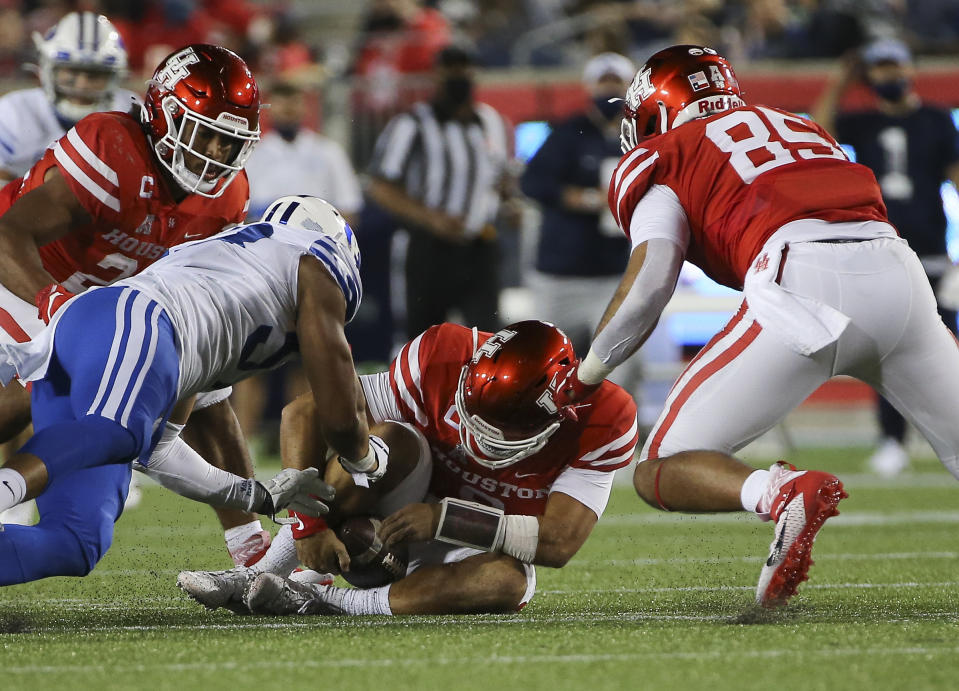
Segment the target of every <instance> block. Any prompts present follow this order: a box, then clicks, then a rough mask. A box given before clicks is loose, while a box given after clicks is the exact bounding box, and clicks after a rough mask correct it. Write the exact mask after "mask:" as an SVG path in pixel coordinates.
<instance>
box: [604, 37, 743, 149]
mask: <svg viewBox="0 0 959 691" xmlns="http://www.w3.org/2000/svg"><path fill="white" fill-rule="evenodd" d="M742 95H743V94H742V91H741V90H740V88H739V80H738V79H737V78H736V73H735V72H733V68H732V67H731V66H730V64H729V62H728V61H727V60H726V58H724V57H723V56H722V55H720V54H719V53H717V52H716V51H715V50H713V49H712V48H707V47H706V46H691V45H681V46H672V47H670V48H666V49H665V50H661V51H659V52H658V53H656V54H655V55H653V56H652V57H650V58H649V60H647V61H646V64H645V65H643V66H642V67H641V68H640V70H639V71H638V72H637V73H636V76H635V77H634V78H633V81H632V83H631V84H630V85H629V88H627V89H626V103H625V105H624V107H623V112H624V116H623V123H622V128H621V130H620V145H621V146H622V149H623V153H626V152H628V151H630V150H632V149H633V148H635V147H636V146H637V144H639V141H640V140H642V139H644V138H646V137H650V136H653V135H656V134H663V133H664V132H668V131H669V130H671V129H674V128H676V127H679V126H680V125H682V124H684V123H686V122H689V121H690V120H695V119H697V118H701V117H706V116H708V115H712V114H714V113H720V112H722V111H726V110H731V109H733V108H739V107H740V106H744V105H746V102H745V101H743V99H742Z"/></svg>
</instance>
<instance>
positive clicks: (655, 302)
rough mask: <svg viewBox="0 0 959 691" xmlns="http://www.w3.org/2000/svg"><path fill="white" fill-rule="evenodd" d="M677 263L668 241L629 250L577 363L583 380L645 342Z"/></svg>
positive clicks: (597, 376) (598, 376) (595, 378)
mask: <svg viewBox="0 0 959 691" xmlns="http://www.w3.org/2000/svg"><path fill="white" fill-rule="evenodd" d="M681 266H682V254H681V253H680V251H679V248H678V247H677V246H676V245H675V244H673V243H672V242H670V241H669V240H650V241H649V242H644V243H642V244H640V245H639V246H638V247H636V249H634V250H633V252H632V255H631V256H630V259H629V264H628V265H627V267H626V272H625V274H624V275H623V279H622V281H620V284H619V286H618V287H617V289H616V293H615V294H614V295H613V299H612V300H611V301H610V303H609V306H608V307H607V308H606V312H605V314H604V315H603V318H602V320H601V321H600V324H599V327H598V328H597V330H596V335H595V336H594V338H593V343H592V345H591V346H590V349H589V353H587V355H586V357H585V358H584V359H583V363H582V365H581V366H580V368H579V377H580V379H581V380H582V381H583V382H584V383H587V384H597V383H599V382H601V381H602V380H603V379H605V378H606V376H607V375H608V374H609V373H610V372H612V371H613V370H614V369H616V367H618V366H619V365H620V364H622V363H623V362H624V361H625V360H626V359H627V358H629V356H630V355H632V354H633V353H635V352H636V350H638V349H639V347H640V346H641V345H642V344H643V343H645V342H646V339H647V338H649V334H651V333H652V331H653V329H654V328H655V327H656V324H657V322H658V321H659V317H660V315H661V314H662V312H663V309H664V308H665V307H666V303H668V302H669V298H670V297H672V294H673V290H674V289H675V287H676V279H677V277H678V276H679V269H680V267H681Z"/></svg>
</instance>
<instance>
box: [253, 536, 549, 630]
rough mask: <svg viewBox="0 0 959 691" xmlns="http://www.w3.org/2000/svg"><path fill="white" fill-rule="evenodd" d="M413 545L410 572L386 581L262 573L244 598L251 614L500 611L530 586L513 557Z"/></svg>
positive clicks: (524, 568) (524, 598)
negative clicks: (356, 582) (302, 579)
mask: <svg viewBox="0 0 959 691" xmlns="http://www.w3.org/2000/svg"><path fill="white" fill-rule="evenodd" d="M414 549H415V550H416V551H415V553H416V555H417V556H416V558H415V562H411V564H410V569H411V573H410V574H409V575H408V576H406V578H403V579H401V580H399V581H396V582H395V583H391V584H389V585H385V586H381V587H378V588H338V587H335V586H323V585H320V586H316V585H307V584H303V583H297V582H294V581H291V580H290V579H282V578H280V577H279V576H276V575H274V574H263V575H261V576H259V577H257V578H256V579H255V580H254V581H253V582H252V583H251V585H250V588H249V589H248V590H247V593H246V602H247V605H248V606H249V608H250V610H251V611H252V612H253V613H255V614H281V615H282V614H323V615H368V614H380V615H393V614H501V613H509V612H516V611H518V610H520V609H522V607H523V606H524V605H526V603H527V602H529V600H530V599H531V598H532V596H533V593H534V592H535V590H536V570H535V569H534V568H533V567H532V566H529V565H527V564H522V563H520V562H519V561H517V560H516V559H514V558H513V557H510V556H506V555H503V554H490V553H485V552H478V551H477V550H474V549H470V548H464V547H454V546H452V545H448V544H446V543H442V542H438V541H435V540H433V541H430V542H427V543H420V544H417V545H412V546H411V550H414Z"/></svg>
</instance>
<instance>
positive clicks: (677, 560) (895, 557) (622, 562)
mask: <svg viewBox="0 0 959 691" xmlns="http://www.w3.org/2000/svg"><path fill="white" fill-rule="evenodd" d="M762 557H763V555H760V554H758V553H757V554H753V555H749V556H745V557H664V558H657V557H645V558H644V557H637V558H636V559H589V560H586V559H583V560H578V559H574V560H573V561H571V562H570V564H571V565H573V566H584V567H590V566H600V565H603V566H668V565H670V564H738V563H745V564H751V563H754V562H758V561H761V560H762ZM815 557H816V561H832V560H836V561H845V560H854V561H900V560H906V561H912V560H916V561H918V560H922V559H959V552H877V553H865V554H849V553H839V554H829V553H818V552H817V553H816V555H815Z"/></svg>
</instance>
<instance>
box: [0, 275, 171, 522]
mask: <svg viewBox="0 0 959 691" xmlns="http://www.w3.org/2000/svg"><path fill="white" fill-rule="evenodd" d="M80 343H82V344H83V346H84V347H76V346H77V344H80ZM178 360H179V359H178V356H177V351H176V341H175V338H174V335H173V327H172V324H171V323H170V321H169V319H168V318H167V317H166V315H165V314H163V312H162V310H161V309H160V307H159V305H157V304H156V303H155V302H152V301H151V300H149V299H147V298H146V297H145V296H144V295H142V294H140V293H138V292H136V291H133V290H130V289H110V288H107V289H103V290H100V291H91V293H88V294H84V295H82V296H80V297H78V298H77V299H76V301H75V302H74V303H73V304H71V305H70V306H69V307H67V308H66V312H65V314H64V315H63V317H62V318H61V320H60V323H59V325H58V327H57V330H56V333H55V336H54V343H53V352H52V355H51V356H50V361H49V366H48V369H47V372H46V375H45V376H44V378H43V379H42V380H40V381H38V382H36V383H35V384H34V387H33V416H34V427H35V429H36V433H35V434H34V436H33V437H31V439H30V440H29V441H28V442H27V443H26V444H25V445H24V446H23V448H22V449H21V450H20V452H18V453H17V454H16V455H15V456H14V457H13V458H11V459H10V460H9V461H8V462H7V463H6V464H5V466H4V468H3V469H2V470H0V474H2V475H3V476H4V479H7V480H8V481H11V482H12V483H13V484H16V485H17V486H18V487H20V486H21V485H22V489H23V493H22V494H21V495H20V496H19V497H16V496H15V497H14V498H13V499H14V501H13V504H15V503H19V502H20V501H22V500H23V499H24V498H29V497H31V496H36V495H37V494H39V492H40V491H42V490H43V488H44V486H45V485H46V484H47V483H48V482H52V481H53V480H55V479H57V478H58V477H59V476H61V475H65V474H67V473H72V472H75V471H77V470H80V469H83V468H90V467H95V466H99V465H105V464H110V463H125V462H127V461H130V460H132V459H133V458H136V457H138V456H145V455H148V454H149V451H150V449H151V448H152V447H153V445H154V444H155V443H156V441H157V440H158V439H159V436H160V433H161V432H162V429H163V422H164V421H165V418H166V415H167V414H168V413H169V411H170V408H171V407H172V405H173V402H174V399H175V397H176V387H177V380H178V377H179V361H178ZM18 478H20V479H19V480H18ZM13 504H11V503H10V499H9V498H7V499H5V498H3V497H2V496H0V510H2V509H4V508H7V507H8V506H10V505H13Z"/></svg>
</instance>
